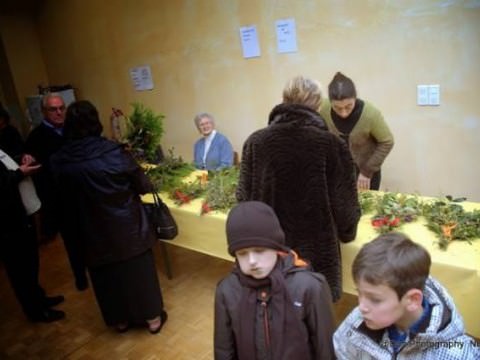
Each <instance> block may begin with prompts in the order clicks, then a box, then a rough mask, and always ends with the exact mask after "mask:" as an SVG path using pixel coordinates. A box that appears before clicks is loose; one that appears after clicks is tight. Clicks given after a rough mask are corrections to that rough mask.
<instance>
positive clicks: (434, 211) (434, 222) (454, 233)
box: [423, 196, 480, 249]
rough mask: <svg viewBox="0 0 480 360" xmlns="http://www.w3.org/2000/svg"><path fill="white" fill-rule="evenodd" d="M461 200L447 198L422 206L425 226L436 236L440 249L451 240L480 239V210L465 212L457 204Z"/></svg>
mask: <svg viewBox="0 0 480 360" xmlns="http://www.w3.org/2000/svg"><path fill="white" fill-rule="evenodd" d="M463 200H465V198H458V199H453V198H452V197H451V196H447V197H445V198H444V199H440V200H434V201H431V202H426V203H424V204H423V216H424V217H425V218H426V220H427V225H426V226H427V227H428V229H430V230H431V231H433V232H434V233H435V234H436V235H437V237H438V239H439V241H438V244H439V246H440V248H441V249H446V248H447V247H448V245H449V244H450V242H451V241H453V240H461V241H468V242H471V240H473V239H475V238H479V237H480V210H474V211H471V212H467V211H465V210H464V208H463V207H462V206H461V205H460V204H459V203H460V202H461V201H463Z"/></svg>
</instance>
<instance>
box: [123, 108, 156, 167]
mask: <svg viewBox="0 0 480 360" xmlns="http://www.w3.org/2000/svg"><path fill="white" fill-rule="evenodd" d="M132 106H133V112H132V113H131V114H130V116H128V117H127V134H126V136H125V140H126V141H127V143H128V145H129V147H130V148H131V150H132V152H133V154H134V156H135V157H136V158H137V159H138V160H139V161H143V162H149V163H158V162H160V161H161V160H162V159H163V152H162V148H161V146H160V142H161V140H162V136H163V133H164V130H163V119H164V118H165V116H164V115H163V114H156V113H154V112H153V110H151V109H149V108H147V107H145V106H144V105H142V104H140V103H133V104H132Z"/></svg>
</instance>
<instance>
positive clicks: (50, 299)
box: [42, 295, 65, 308]
mask: <svg viewBox="0 0 480 360" xmlns="http://www.w3.org/2000/svg"><path fill="white" fill-rule="evenodd" d="M64 301H65V297H64V296H63V295H57V296H45V297H44V298H43V300H42V303H43V305H44V306H45V307H46V308H50V307H53V306H57V305H58V304H60V303H62V302H64Z"/></svg>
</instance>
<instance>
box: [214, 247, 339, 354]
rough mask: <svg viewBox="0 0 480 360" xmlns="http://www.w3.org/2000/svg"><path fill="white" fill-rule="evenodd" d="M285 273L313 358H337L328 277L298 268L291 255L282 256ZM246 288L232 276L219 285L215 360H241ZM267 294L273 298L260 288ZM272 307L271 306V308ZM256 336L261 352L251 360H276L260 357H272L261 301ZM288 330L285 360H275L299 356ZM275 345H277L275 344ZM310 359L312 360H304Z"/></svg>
mask: <svg viewBox="0 0 480 360" xmlns="http://www.w3.org/2000/svg"><path fill="white" fill-rule="evenodd" d="M279 261H281V267H282V273H283V274H284V276H285V286H286V289H287V291H288V293H289V295H290V298H291V300H292V304H291V311H293V312H295V314H296V316H297V317H298V319H300V321H301V323H302V324H303V329H302V330H303V333H304V337H303V339H306V340H307V339H308V343H309V344H310V353H311V356H310V359H312V360H313V359H315V360H324V359H325V360H328V359H334V358H335V357H334V352H333V344H332V334H333V331H334V329H335V322H334V319H333V311H332V301H331V295H330V289H329V287H328V284H327V282H326V280H325V278H324V277H323V276H322V275H321V274H318V273H314V272H312V271H309V270H307V268H305V267H297V266H295V265H294V256H293V255H292V254H291V253H290V254H288V255H287V256H286V257H280V258H279ZM242 290H243V289H242V285H241V283H240V281H239V279H238V277H237V276H236V275H235V274H234V273H231V274H230V275H228V276H227V277H226V278H225V279H223V280H222V281H220V282H219V284H218V286H217V290H216V295H215V338H214V347H215V360H224V359H225V360H226V359H238V353H237V351H236V346H237V344H236V337H238V334H239V332H240V320H241V318H242V317H243V316H248V315H247V314H242V313H241V311H240V308H241V303H240V301H241V299H242ZM264 291H267V295H266V296H267V297H269V296H271V294H269V293H268V289H258V293H259V296H258V298H259V299H260V293H261V292H264ZM267 308H268V306H267ZM255 319H256V320H255V329H251V331H252V332H254V333H255V339H256V344H255V347H256V349H257V353H256V354H252V357H251V359H255V360H264V359H268V360H273V359H269V358H268V357H263V356H261V355H259V354H264V355H265V354H268V353H269V351H268V350H267V349H266V345H265V339H266V337H267V334H266V331H265V328H264V321H263V307H262V305H261V301H260V300H259V301H257V306H256V315H255ZM285 331H286V344H285V345H284V347H285V348H286V351H284V357H283V358H281V359H280V358H279V359H274V360H291V359H295V354H291V353H289V342H288V329H286V330H285ZM272 346H275V344H272ZM302 360H309V359H302Z"/></svg>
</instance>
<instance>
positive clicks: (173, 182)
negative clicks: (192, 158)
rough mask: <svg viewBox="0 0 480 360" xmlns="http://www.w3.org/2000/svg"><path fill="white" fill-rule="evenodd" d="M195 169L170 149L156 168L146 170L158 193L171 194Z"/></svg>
mask: <svg viewBox="0 0 480 360" xmlns="http://www.w3.org/2000/svg"><path fill="white" fill-rule="evenodd" d="M194 170H195V167H194V166H193V165H192V164H189V163H186V162H185V161H183V159H182V157H181V156H175V154H174V148H170V149H168V153H167V155H166V156H165V157H164V158H163V160H162V161H161V162H160V163H159V164H158V165H157V166H155V167H152V168H149V169H147V170H146V174H147V175H148V176H149V177H150V180H151V181H152V183H153V185H154V187H155V189H156V190H157V191H164V192H168V193H170V192H171V191H172V190H174V189H176V188H178V187H180V186H181V184H182V181H183V179H184V178H185V177H186V176H187V175H189V174H191V173H192V171H194Z"/></svg>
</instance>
